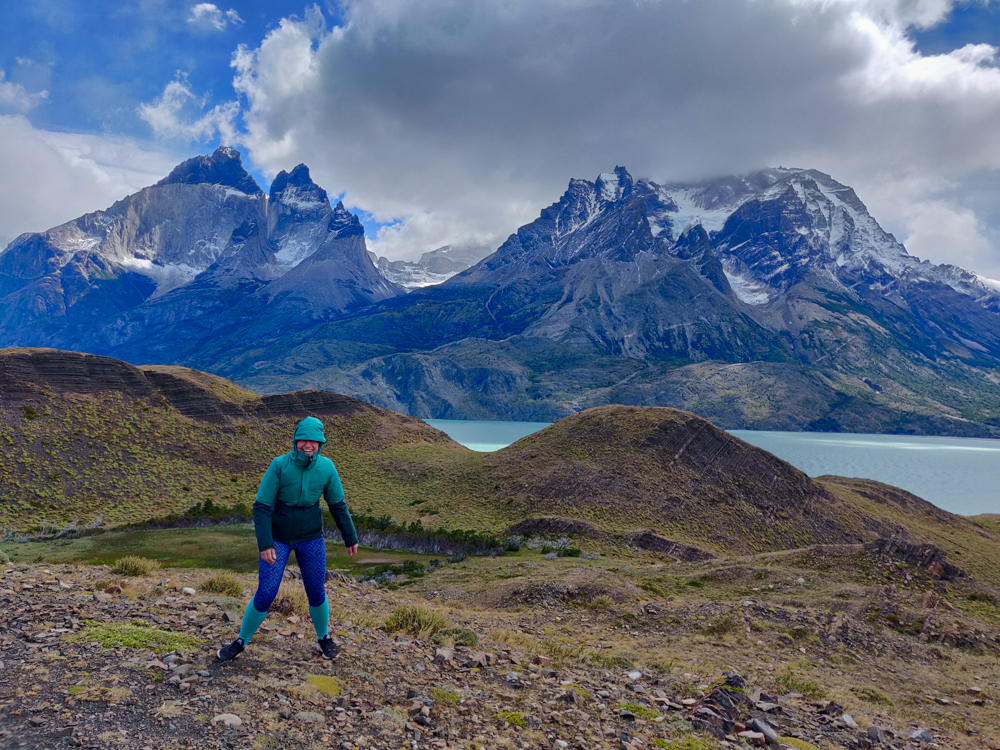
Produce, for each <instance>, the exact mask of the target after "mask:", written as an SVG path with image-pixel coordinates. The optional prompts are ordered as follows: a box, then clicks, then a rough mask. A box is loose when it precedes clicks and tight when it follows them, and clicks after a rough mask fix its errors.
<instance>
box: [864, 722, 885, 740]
mask: <svg viewBox="0 0 1000 750" xmlns="http://www.w3.org/2000/svg"><path fill="white" fill-rule="evenodd" d="M868 739H869V740H871V741H872V742H874V743H875V744H876V745H882V744H884V743H885V741H886V739H885V734H884V733H883V732H882V730H881V729H879V728H878V727H877V726H875V725H874V724H872V725H871V726H869V727H868Z"/></svg>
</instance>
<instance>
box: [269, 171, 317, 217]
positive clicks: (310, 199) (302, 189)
mask: <svg viewBox="0 0 1000 750" xmlns="http://www.w3.org/2000/svg"><path fill="white" fill-rule="evenodd" d="M270 201H271V203H282V204H284V205H286V206H289V207H291V208H293V209H295V210H297V211H299V212H312V211H328V210H330V198H329V196H327V193H326V191H325V190H324V189H323V188H321V187H320V186H319V185H317V184H316V183H315V182H313V180H312V177H310V176H309V167H307V166H306V165H305V164H299V165H298V166H296V167H295V168H293V169H292V171H291V172H285V171H284V170H282V171H281V172H279V173H278V176H277V177H275V178H274V182H272V183H271V195H270Z"/></svg>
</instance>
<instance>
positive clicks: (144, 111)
mask: <svg viewBox="0 0 1000 750" xmlns="http://www.w3.org/2000/svg"><path fill="white" fill-rule="evenodd" d="M197 103H198V102H197V100H196V97H195V95H194V93H193V92H192V91H191V88H190V86H189V85H188V84H187V82H186V81H185V80H183V79H180V78H179V79H175V80H173V81H171V82H170V83H168V84H167V85H166V87H165V88H164V89H163V93H162V94H161V95H160V97H159V98H158V99H157V100H156V101H155V102H153V103H152V104H140V105H139V108H138V113H139V117H140V118H142V119H143V120H145V121H146V122H147V123H149V126H150V127H151V128H153V133H154V134H155V135H156V136H157V137H158V138H168V139H169V138H177V139H181V140H186V141H187V142H189V143H190V142H195V141H197V142H203V141H206V140H208V139H209V138H211V137H213V136H214V135H215V134H216V133H218V134H219V139H220V140H221V142H222V143H225V144H227V145H235V144H236V143H237V142H238V140H239V139H238V137H237V135H236V130H235V125H234V121H235V119H236V117H237V115H238V114H239V111H240V105H239V103H238V102H225V103H223V104H217V105H216V106H214V107H213V108H212V109H211V110H209V111H208V112H206V113H204V114H201V113H200V111H199V112H198V114H201V116H200V117H189V116H188V115H189V114H190V112H191V110H192V107H191V106H189V105H192V104H197Z"/></svg>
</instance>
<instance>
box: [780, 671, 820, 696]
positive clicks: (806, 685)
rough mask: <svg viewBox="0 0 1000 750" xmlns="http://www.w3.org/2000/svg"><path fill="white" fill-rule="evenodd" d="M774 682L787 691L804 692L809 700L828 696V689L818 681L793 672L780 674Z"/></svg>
mask: <svg viewBox="0 0 1000 750" xmlns="http://www.w3.org/2000/svg"><path fill="white" fill-rule="evenodd" d="M774 682H775V684H776V685H777V686H778V687H780V688H783V689H784V691H785V692H786V693H802V695H804V696H805V697H806V698H808V699H809V700H819V699H820V698H825V697H826V690H824V689H823V686H822V685H820V684H819V683H818V682H816V681H815V680H807V679H805V678H802V677H797V676H795V675H794V674H792V673H791V672H783V673H782V674H779V675H778V676H777V677H776V678H775V680H774Z"/></svg>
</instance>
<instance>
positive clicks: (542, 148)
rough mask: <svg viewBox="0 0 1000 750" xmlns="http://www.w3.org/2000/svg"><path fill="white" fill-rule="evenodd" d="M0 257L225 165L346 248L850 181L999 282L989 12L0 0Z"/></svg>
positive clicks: (895, 4) (420, 243)
mask: <svg viewBox="0 0 1000 750" xmlns="http://www.w3.org/2000/svg"><path fill="white" fill-rule="evenodd" d="M0 28H3V29H4V30H5V34H4V36H3V38H2V39H0V243H3V244H5V243H6V242H7V241H9V240H10V239H12V238H13V237H14V236H16V235H17V234H19V233H21V232H27V231H40V230H44V229H47V228H49V227H51V226H53V225H56V224H58V223H61V222H63V221H66V220H69V219H71V218H74V217H76V216H78V215H80V214H81V213H84V212H86V211H91V210H95V209H98V208H104V207H107V206H108V205H110V204H111V203H112V202H113V201H114V200H117V199H118V198H121V197H122V196H124V195H126V194H128V193H129V192H133V191H135V190H136V189H138V188H140V187H143V186H145V185H148V184H150V183H152V182H154V181H155V180H157V179H159V178H160V177H162V176H163V175H165V174H166V173H167V172H168V171H169V170H170V168H171V167H172V166H173V165H174V164H175V163H177V162H178V161H180V160H182V159H184V158H187V157H189V156H192V155H194V154H198V153H208V152H210V151H211V150H213V149H214V148H215V147H216V146H217V145H219V144H220V143H224V144H228V145H234V146H235V147H237V148H238V149H240V151H241V152H242V153H243V156H244V163H245V164H246V165H247V167H248V168H249V169H250V170H251V172H252V173H253V174H254V176H255V177H256V178H257V179H258V181H259V182H261V183H262V186H264V187H265V188H266V186H267V183H268V181H269V180H270V179H271V178H272V177H273V176H274V175H275V174H276V173H277V172H278V171H280V170H281V169H290V168H291V167H293V166H294V165H296V164H298V163H299V162H305V163H306V164H308V165H309V166H310V168H311V170H312V174H313V177H314V179H315V180H316V181H317V182H318V183H319V184H321V185H322V186H323V187H325V188H326V189H327V190H328V191H329V192H330V193H331V195H338V194H339V195H342V196H343V199H344V202H345V204H347V205H348V207H350V208H352V209H354V210H357V211H359V212H361V213H362V215H363V217H364V219H365V224H366V227H367V229H368V233H369V242H370V244H371V246H372V248H373V249H374V250H376V251H377V252H379V253H380V254H383V255H388V256H389V257H392V258H397V257H407V258H413V257H417V256H419V254H420V253H421V252H424V251H426V250H429V249H433V248H435V247H438V246H440V245H444V244H448V243H464V242H474V243H492V244H493V245H494V246H495V245H497V244H499V242H500V241H502V240H503V238H505V237H506V236H507V235H508V234H509V233H510V232H512V231H513V230H515V229H516V228H517V227H518V226H519V225H521V224H523V223H525V222H527V221H530V220H531V219H533V218H534V217H536V216H537V215H538V212H539V210H540V209H541V208H542V207H543V206H545V205H547V204H549V203H551V202H552V201H554V200H556V199H557V198H558V196H559V195H560V194H561V192H562V191H563V190H564V188H565V186H566V183H567V182H568V180H569V179H570V178H571V177H585V178H589V179H593V178H594V177H596V175H597V174H598V173H599V172H601V171H606V170H609V169H611V168H612V167H614V166H616V165H624V166H626V167H628V169H629V170H630V171H631V172H632V174H633V175H634V176H636V177H649V178H651V179H654V180H656V181H659V182H666V181H674V180H689V179H698V178H705V177H713V176H718V175H721V174H728V173H740V172H746V171H750V170H753V169H757V168H760V167H765V166H778V165H781V166H797V167H811V168H816V169H820V170H823V171H825V172H828V173H830V174H832V175H833V176H834V177H835V178H837V179H839V180H840V181H841V182H845V183H847V184H849V185H852V186H853V187H855V189H856V190H857V192H858V194H859V195H860V196H861V198H862V200H863V201H865V203H866V204H867V205H868V206H869V209H870V210H871V211H872V213H873V214H874V215H875V217H876V218H877V219H878V220H879V221H880V222H881V223H882V224H883V226H885V227H886V228H887V229H889V230H890V231H892V232H894V233H895V234H896V235H897V237H898V238H899V239H901V240H903V241H904V242H905V244H906V245H907V248H908V249H909V250H910V252H911V253H913V254H915V255H918V256H920V257H921V258H927V259H930V260H932V261H935V262H951V263H956V264H958V265H962V266H965V267H967V268H970V269H972V270H975V271H977V272H979V273H982V274H984V275H987V276H991V277H994V278H1000V49H998V48H1000V1H998V0H992V1H991V2H987V1H986V0H967V1H966V2H956V1H955V0H479V1H477V2H469V1H468V0H342V1H340V2H337V1H336V0H326V1H325V2H321V3H320V4H318V5H313V4H309V5H305V4H303V3H301V2H293V1H291V0H248V1H245V2H244V1H240V0H234V2H232V3H222V4H212V3H204V2H184V1H182V0H115V1H114V2H98V1H97V0H10V1H9V2H4V3H3V4H2V5H0Z"/></svg>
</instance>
